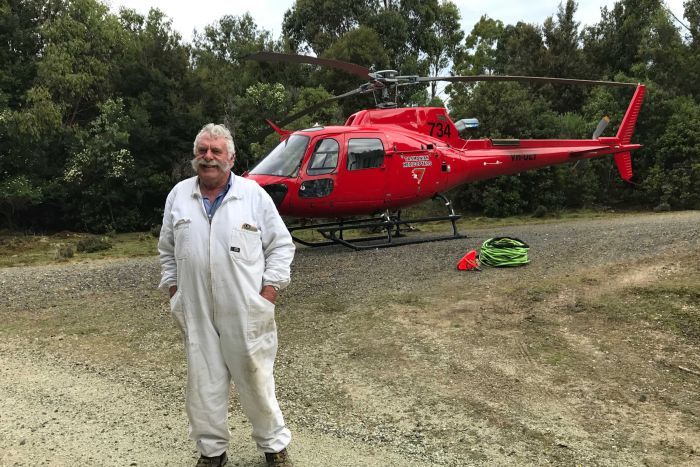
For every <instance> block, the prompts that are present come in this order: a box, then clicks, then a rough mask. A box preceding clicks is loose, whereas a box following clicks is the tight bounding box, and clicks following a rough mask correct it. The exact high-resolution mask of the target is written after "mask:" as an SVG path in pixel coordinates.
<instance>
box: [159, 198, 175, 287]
mask: <svg viewBox="0 0 700 467" xmlns="http://www.w3.org/2000/svg"><path fill="white" fill-rule="evenodd" d="M174 201H175V190H172V191H171V192H170V194H169V195H168V199H167V200H166V201H165V210H164V211H163V224H162V225H161V228H160V238H159V239H158V253H159V254H160V284H159V285H158V288H160V289H163V290H165V291H167V290H168V289H169V288H170V287H172V286H173V285H177V261H175V237H174V236H173V213H172V208H173V202H174Z"/></svg>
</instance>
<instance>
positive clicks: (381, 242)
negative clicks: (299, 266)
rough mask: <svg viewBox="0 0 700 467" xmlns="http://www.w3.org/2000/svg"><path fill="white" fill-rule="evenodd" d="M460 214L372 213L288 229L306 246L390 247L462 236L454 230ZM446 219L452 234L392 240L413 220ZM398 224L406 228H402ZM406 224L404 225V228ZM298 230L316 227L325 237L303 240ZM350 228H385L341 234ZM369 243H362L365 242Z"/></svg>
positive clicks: (415, 221) (413, 221)
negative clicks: (347, 235) (352, 235)
mask: <svg viewBox="0 0 700 467" xmlns="http://www.w3.org/2000/svg"><path fill="white" fill-rule="evenodd" d="M461 217H462V216H460V215H457V214H454V213H451V214H449V215H447V216H438V217H425V218H421V219H409V220H403V219H401V217H400V215H399V216H387V215H383V216H381V217H373V218H367V219H350V220H340V221H338V222H330V223H326V224H314V225H307V226H299V227H290V228H289V232H290V233H291V234H292V238H293V239H294V241H295V242H298V243H300V244H302V245H305V246H309V247H313V248H316V247H321V246H329V245H343V246H346V247H348V248H351V249H353V250H368V249H373V248H389V247H394V246H403V245H414V244H417V243H428V242H437V241H442V240H454V239H457V238H465V236H464V235H461V234H460V233H459V232H457V224H456V222H457V220H459V219H460V218H461ZM445 220H449V221H450V222H451V223H452V235H445V236H440V237H424V238H416V239H412V240H402V241H400V242H395V241H394V239H396V238H401V237H406V234H405V233H403V231H405V230H410V229H412V227H411V226H412V225H413V224H421V223H426V222H436V221H445ZM401 226H405V228H404V229H403V231H402V229H401ZM406 227H407V228H406ZM300 230H316V231H317V232H318V233H320V234H321V235H322V236H323V238H324V239H325V240H322V241H318V242H314V241H308V240H303V239H300V238H298V237H296V236H295V235H294V232H298V231H300ZM350 230H369V231H382V230H383V231H384V234H383V235H374V236H368V237H356V238H348V239H346V238H344V233H345V232H346V231H350ZM368 242H371V243H369V244H364V243H368Z"/></svg>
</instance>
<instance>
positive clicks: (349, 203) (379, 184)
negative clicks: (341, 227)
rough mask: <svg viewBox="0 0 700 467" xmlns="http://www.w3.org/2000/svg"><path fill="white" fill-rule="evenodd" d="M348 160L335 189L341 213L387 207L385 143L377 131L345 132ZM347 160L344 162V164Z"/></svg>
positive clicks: (342, 167)
mask: <svg viewBox="0 0 700 467" xmlns="http://www.w3.org/2000/svg"><path fill="white" fill-rule="evenodd" d="M346 137H347V143H346V145H345V146H346V150H345V151H344V152H345V154H344V155H345V160H344V161H341V170H340V171H339V173H338V184H337V188H336V190H337V191H336V195H337V197H336V200H337V201H336V207H337V208H338V211H339V212H342V213H344V214H353V213H354V212H355V211H356V212H367V211H372V210H377V211H380V210H383V209H384V206H385V204H384V188H385V186H386V161H385V159H386V153H385V149H386V144H385V141H384V138H383V136H382V135H380V134H377V133H367V134H364V133H362V134H361V133H353V134H352V136H350V135H346ZM343 162H344V164H343Z"/></svg>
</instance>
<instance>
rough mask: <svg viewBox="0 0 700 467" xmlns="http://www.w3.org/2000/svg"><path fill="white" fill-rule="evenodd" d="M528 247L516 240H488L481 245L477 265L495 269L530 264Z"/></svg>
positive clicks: (500, 238) (503, 238)
mask: <svg viewBox="0 0 700 467" xmlns="http://www.w3.org/2000/svg"><path fill="white" fill-rule="evenodd" d="M529 249H530V246H529V245H528V244H527V243H525V242H523V241H522V240H520V239H517V238H511V237H496V238H489V239H488V240H486V241H485V242H484V243H483V244H482V245H481V251H480V252H479V263H481V264H485V265H487V266H493V267H496V268H500V267H510V266H524V265H526V264H527V263H529V262H530V260H529V259H528V257H527V252H528V250H529Z"/></svg>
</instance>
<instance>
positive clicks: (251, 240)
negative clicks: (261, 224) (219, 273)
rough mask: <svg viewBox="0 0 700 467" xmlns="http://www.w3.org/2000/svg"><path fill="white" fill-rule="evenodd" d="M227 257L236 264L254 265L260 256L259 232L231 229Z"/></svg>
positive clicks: (260, 242) (260, 239) (260, 241)
mask: <svg viewBox="0 0 700 467" xmlns="http://www.w3.org/2000/svg"><path fill="white" fill-rule="evenodd" d="M229 255H231V258H232V259H233V260H234V261H236V262H244V263H254V262H256V261H257V260H258V259H260V256H261V255H262V238H261V236H260V231H256V232H252V231H248V230H241V229H233V231H232V232H231V243H230V247H229Z"/></svg>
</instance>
